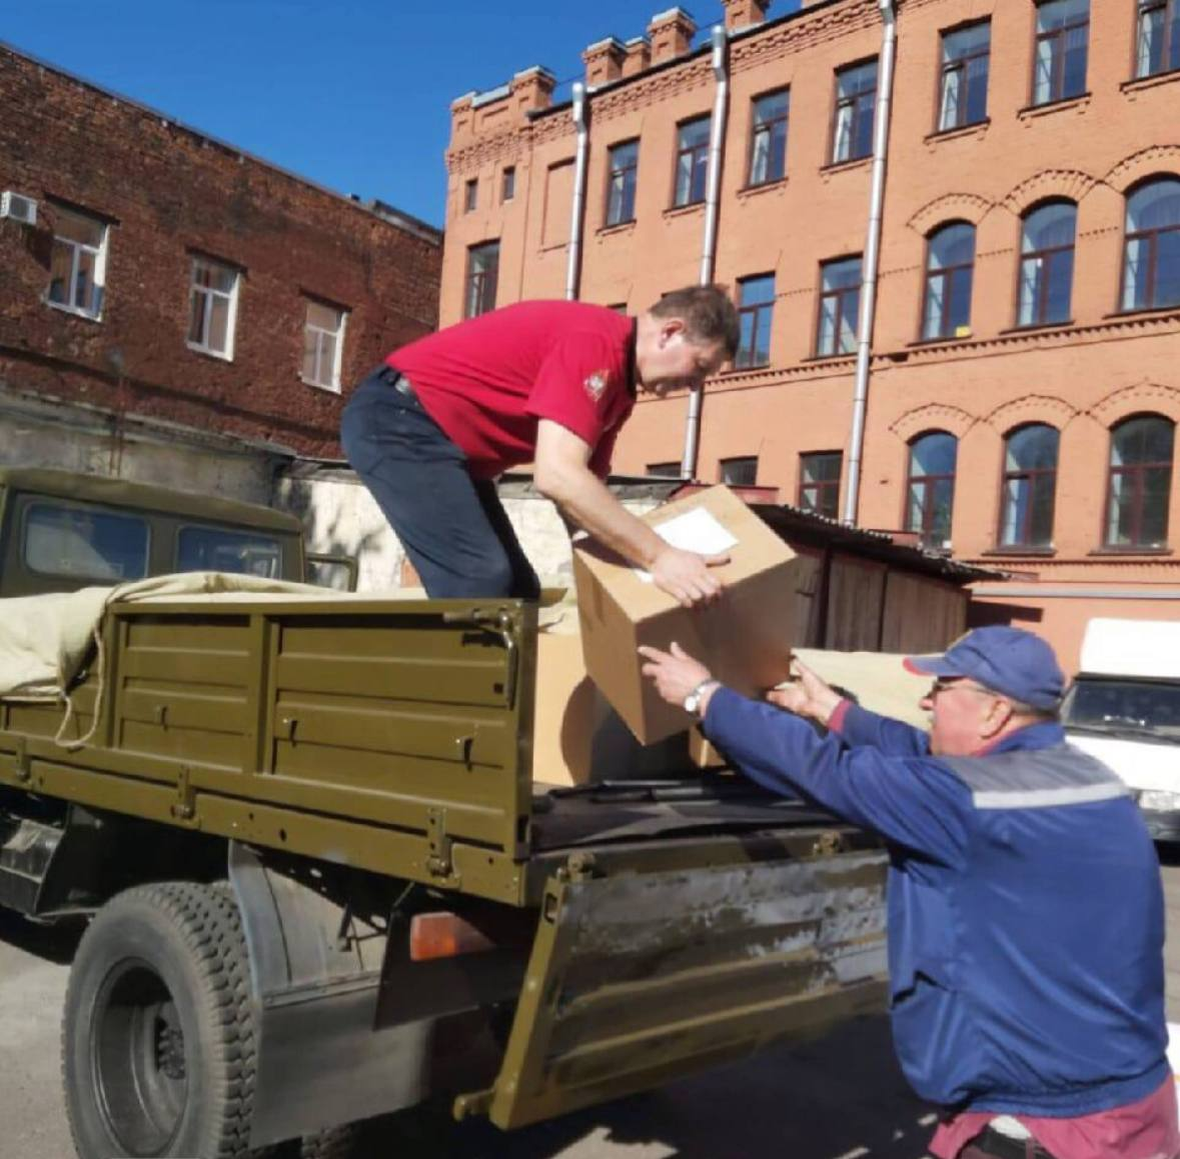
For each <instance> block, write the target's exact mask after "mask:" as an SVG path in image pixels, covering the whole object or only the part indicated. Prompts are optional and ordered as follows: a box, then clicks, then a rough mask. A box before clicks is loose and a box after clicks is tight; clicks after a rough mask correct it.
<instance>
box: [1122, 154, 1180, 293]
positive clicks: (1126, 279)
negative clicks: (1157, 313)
mask: <svg viewBox="0 0 1180 1159" xmlns="http://www.w3.org/2000/svg"><path fill="white" fill-rule="evenodd" d="M1178 304H1180V178H1177V177H1161V178H1157V179H1156V180H1154V181H1148V182H1147V183H1146V184H1144V185H1140V186H1139V188H1138V189H1136V190H1135V192H1134V193H1132V194H1131V195H1130V197H1128V198H1127V238H1126V242H1125V244H1124V246H1123V309H1124V310H1150V309H1156V308H1159V307H1162V306H1175V305H1178Z"/></svg>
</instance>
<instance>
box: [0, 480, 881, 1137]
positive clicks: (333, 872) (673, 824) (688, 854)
mask: <svg viewBox="0 0 1180 1159" xmlns="http://www.w3.org/2000/svg"><path fill="white" fill-rule="evenodd" d="M61 512H65V514H61ZM121 520H133V521H135V520H138V521H140V522H141V524H142V526H143V527H144V528H145V529H146V535H145V534H144V531H139V532H135V533H134V534H132V532H131V531H129V530H128V528H127V526H126V525H124V524H120V523H119V521H121ZM47 527H48V528H50V529H51V531H52V534H51V535H50V536H49V537H48V540H49V542H46V537H45V536H44V535H42V531H43V530H44V529H45V528H47ZM120 528H121V530H120ZM190 528H198V529H200V530H201V534H200V535H199V536H191V535H186V529H190ZM63 529H65V530H64V532H63ZM129 544H132V545H133V548H132V547H129V546H128V545H129ZM195 544H201V545H204V550H202V551H201V552H197V551H196V547H195V546H194V545H195ZM186 545H187V546H186ZM0 561H2V563H3V573H2V577H0V585H2V590H3V592H4V594H12V595H26V596H27V595H31V594H32V592H33V591H34V590H36V587H37V584H38V583H40V584H41V590H56V591H60V590H65V589H67V588H70V587H77V586H79V584H80V583H89V584H93V583H95V582H98V583H106V584H110V583H113V582H117V581H119V580H121V579H125V578H132V577H134V576H136V575H141V574H150V573H151V572H152V571H155V570H159V571H175V570H178V569H183V568H184V567H185V566H196V567H199V568H202V569H203V568H207V567H209V566H215V567H218V568H225V569H228V570H237V571H246V572H254V573H256V574H257V573H262V574H269V575H271V576H273V577H278V578H283V577H285V578H290V579H300V578H303V568H304V566H305V565H304V559H303V553H302V549H301V546H300V542H299V534H298V524H297V522H296V521H295V520H293V519H291V518H289V517H287V516H284V515H281V514H278V513H276V512H274V511H270V510H265V509H261V510H259V509H254V508H248V507H245V506H243V505H239V504H225V503H218V502H213V501H210V500H201V499H198V498H196V497H193V496H181V495H176V494H174V493H169V492H165V491H163V490H161V489H158V488H148V487H143V486H133V485H131V484H125V483H112V482H110V481H107V480H100V479H90V478H85V477H81V478H79V477H62V476H59V475H56V474H54V473H48V472H27V471H16V470H9V471H7V472H3V473H0ZM28 606H29V605H28V601H25V600H14V601H9V602H8V603H6V604H2V605H0V613H4V614H8V615H12V614H14V613H13V611H12V609H20V608H27V607H28ZM536 633H537V607H536V605H534V604H531V603H527V602H522V601H514V600H492V601H464V600H397V599H393V598H384V597H380V596H377V595H372V596H367V595H358V594H341V595H336V594H328V595H326V596H322V595H317V594H315V593H314V592H312V591H310V590H308V589H303V590H300V591H293V592H290V593H287V594H282V595H274V596H268V595H259V594H256V593H250V592H246V593H237V594H234V595H229V596H224V597H221V596H201V595H191V596H189V595H174V596H169V597H161V598H149V599H145V600H142V601H138V602H121V601H115V602H113V603H111V604H110V605H109V606H108V607H107V609H106V611H105V614H104V615H103V616H102V618H101V621H100V622H99V624H98V626H97V631H96V635H95V640H94V645H93V648H92V650H91V651H90V652H89V653H88V654H87V656H86V657H85V660H84V663H83V666H82V669H81V671H80V672H79V673H78V674H77V677H76V678H75V679H74V680H73V682H72V684H71V686H70V687H69V688H68V689H66V693H67V698H68V703H65V702H59V703H54V702H45V701H40V702H30V701H25V700H21V699H19V698H17V697H13V696H7V697H2V698H0V904H3V905H5V906H7V907H9V908H11V909H14V910H17V911H19V912H21V913H23V914H26V915H28V916H29V917H30V918H33V919H36V920H38V921H54V920H58V919H62V918H66V917H69V916H75V915H79V914H81V915H86V916H88V917H90V919H91V920H90V922H89V926H88V928H87V931H86V933H85V934H84V936H83V937H82V940H81V942H80V944H79V947H78V951H77V954H76V957H75V960H74V963H73V966H72V969H71V974H70V981H69V987H68V992H67V997H66V1003H65V1014H64V1020H63V1036H62V1042H63V1074H64V1081H65V1088H66V1089H65V1097H66V1105H67V1109H68V1113H69V1118H70V1124H71V1128H72V1132H73V1137H74V1140H75V1144H76V1147H77V1151H78V1154H79V1155H80V1156H81V1157H82V1159H111V1156H116V1155H117V1156H137V1157H139V1156H144V1157H146V1156H175V1157H194V1156H196V1157H201V1159H214V1157H230V1156H243V1155H247V1154H249V1153H251V1152H252V1151H253V1150H255V1149H261V1148H265V1147H268V1146H269V1145H271V1144H274V1143H278V1142H280V1141H283V1140H287V1139H291V1138H297V1137H300V1136H310V1135H312V1134H313V1133H315V1132H319V1131H323V1130H324V1129H326V1128H331V1127H333V1126H334V1125H337V1124H343V1123H348V1122H355V1121H359V1120H362V1119H364V1118H367V1117H370V1116H374V1115H378V1114H381V1113H384V1112H387V1111H392V1110H396V1109H398V1108H403V1107H408V1106H413V1105H415V1104H418V1103H420V1102H422V1101H424V1100H425V1099H426V1098H427V1097H429V1096H432V1095H434V1096H438V1095H446V1096H448V1097H449V1098H450V1099H451V1100H452V1106H453V1108H454V1113H455V1115H456V1116H457V1117H464V1116H469V1115H487V1116H489V1117H490V1118H491V1120H492V1121H493V1122H495V1123H496V1124H498V1125H499V1126H501V1127H503V1128H511V1127H516V1126H520V1125H523V1124H528V1123H532V1122H536V1121H538V1120H542V1119H545V1118H549V1117H552V1116H555V1115H559V1114H561V1113H563V1112H565V1111H568V1110H571V1109H574V1108H578V1107H584V1106H588V1105H591V1104H594V1103H597V1102H600V1101H603V1100H606V1099H610V1098H614V1097H617V1096H620V1095H624V1094H627V1093H630V1092H634V1091H639V1090H643V1089H646V1088H650V1087H653V1086H657V1085H659V1084H661V1083H664V1082H666V1081H668V1080H670V1079H672V1078H674V1077H677V1076H680V1075H684V1074H688V1073H691V1072H693V1071H696V1070H699V1069H702V1068H705V1067H708V1066H712V1065H715V1064H718V1063H721V1062H724V1061H726V1060H731V1059H735V1058H739V1057H741V1056H744V1055H747V1054H749V1053H751V1052H753V1051H756V1050H758V1049H760V1048H762V1047H764V1046H766V1045H768V1044H770V1043H773V1042H776V1041H781V1040H783V1039H787V1038H790V1037H793V1036H806V1035H813V1034H816V1033H820V1032H822V1031H823V1030H824V1029H826V1028H827V1027H829V1026H831V1025H833V1024H835V1023H837V1022H839V1021H842V1020H844V1019H847V1018H849V1017H852V1016H854V1015H856V1014H859V1013H866V1012H875V1011H877V1010H879V1009H881V1008H882V1006H883V1003H884V997H885V990H886V983H885V958H884V940H883V937H884V935H883V929H884V911H883V888H884V868H885V867H884V858H883V855H882V853H881V852H880V850H879V849H877V848H876V847H875V846H874V844H873V843H872V842H871V841H870V839H868V838H867V837H866V836H864V835H863V834H861V833H859V832H858V831H856V830H854V829H851V828H849V827H847V826H844V825H842V824H839V823H836V822H834V821H832V820H831V818H829V817H827V816H825V815H823V814H822V813H819V812H817V811H815V810H814V809H812V808H809V807H808V806H806V805H805V804H803V803H802V802H798V801H778V800H772V799H770V798H768V797H766V796H763V795H761V794H760V793H758V792H757V791H756V790H754V789H753V788H752V787H749V786H748V785H747V784H746V783H745V782H743V781H742V780H741V779H739V778H736V777H727V776H716V775H714V776H708V777H702V775H701V774H699V773H689V772H688V771H687V770H685V771H683V775H682V776H681V775H678V774H681V773H682V770H678V769H669V770H668V778H667V779H666V780H662V781H659V782H617V783H612V782H606V783H602V784H597V785H593V786H587V787H584V788H575V789H554V788H547V787H546V786H545V784H544V778H545V770H544V769H538V768H534V767H533V765H532V759H531V730H532V715H533V701H534V688H535V681H536ZM67 713H68V714H69V715H68V716H67ZM0 984H2V983H0Z"/></svg>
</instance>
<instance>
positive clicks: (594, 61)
mask: <svg viewBox="0 0 1180 1159" xmlns="http://www.w3.org/2000/svg"><path fill="white" fill-rule="evenodd" d="M626 57H627V50H626V49H625V48H624V47H623V45H622V43H621V42H620V41H618V40H616V39H615V38H614V37H613V36H608V37H607V38H606V39H605V40H599V41H596V42H595V43H594V44H592V45H590V47H589V48H587V49H586V51H585V52H583V53H582V60H583V61H584V62H585V65H586V87H587V88H591V89H593V88H597V87H598V86H599V85H604V84H609V83H610V82H611V81H613V80H618V79H619V77H621V76H622V75H623V61H624V60H625V59H626Z"/></svg>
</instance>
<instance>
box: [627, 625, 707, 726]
mask: <svg viewBox="0 0 1180 1159" xmlns="http://www.w3.org/2000/svg"><path fill="white" fill-rule="evenodd" d="M639 654H640V656H642V657H643V658H644V659H645V660H646V661H647V663H646V664H644V665H643V667H642V669H640V671H642V673H643V674H644V676H650V677H651V678H652V680H654V681H655V685H656V691H657V692H658V693H659V694H660V696H661V697H662V698H663V699H664V700H666V701H667V702H668V703H669V704H672V705H675V706H676V707H677V708H680V707H681V706H682V705H683V704H684V698H685V697H686V696H687V695H688V694H689V693H690V692H691V691H692V690H693V689H694V688H696V686H697V685H698V684H700V683H701V681H702V680H708V679H709V677H710V673H709V670H708V668H706V667H705V666H704V665H703V664H702V663H701V662H700V661H699V660H694V659H693V658H692V657H691V656H690V655H689V654H688V653H687V652H686V651H685V650H684V649H683V648H681V647H680V645H679V644H676V643H673V644H672V645H671V649H670V651H667V652H661V651H660V650H659V648H652V647H649V646H648V645H646V644H641V645H640V647H639ZM708 698H709V692H706V693H705V695H704V696H703V697H702V698H701V706H700V715H701V716H704V715H705V705H706V704H707V703H708Z"/></svg>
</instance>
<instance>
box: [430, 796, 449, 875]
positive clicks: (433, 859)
mask: <svg viewBox="0 0 1180 1159" xmlns="http://www.w3.org/2000/svg"><path fill="white" fill-rule="evenodd" d="M426 838H427V840H428V841H429V842H430V856H429V857H427V859H426V869H427V871H428V872H429V873H432V874H434V876H435V877H450V876H451V871H452V869H453V868H454V867H453V865H452V863H451V839H450V837H448V836H447V811H446V810H445V809H427V810H426Z"/></svg>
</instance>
